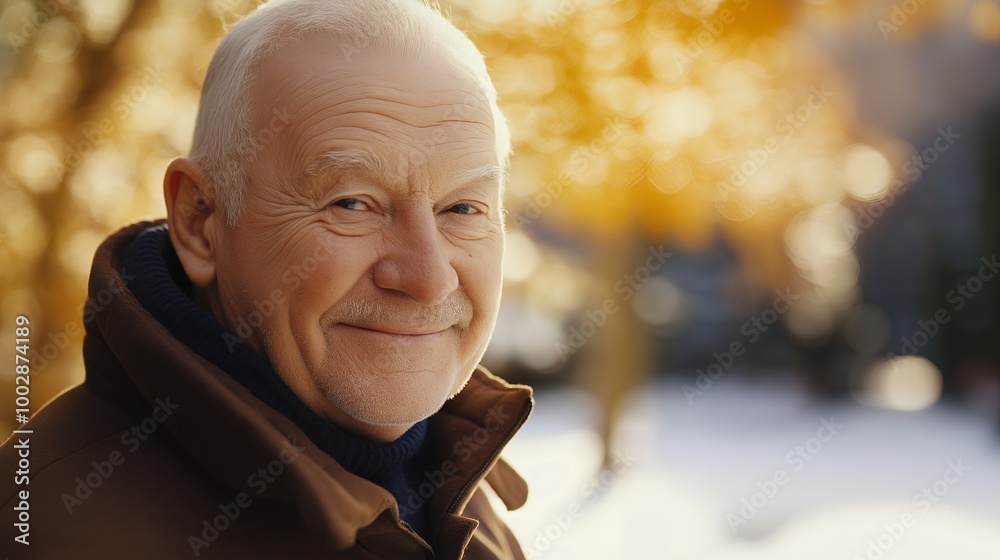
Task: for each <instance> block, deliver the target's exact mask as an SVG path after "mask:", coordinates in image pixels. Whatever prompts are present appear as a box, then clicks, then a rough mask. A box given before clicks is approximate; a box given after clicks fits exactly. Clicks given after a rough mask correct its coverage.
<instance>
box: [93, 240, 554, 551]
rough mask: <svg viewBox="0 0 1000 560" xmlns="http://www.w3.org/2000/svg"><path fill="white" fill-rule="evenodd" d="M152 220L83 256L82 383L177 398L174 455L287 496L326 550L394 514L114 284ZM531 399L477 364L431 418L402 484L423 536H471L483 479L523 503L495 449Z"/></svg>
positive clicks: (510, 503) (385, 501) (123, 394)
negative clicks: (423, 526) (416, 503)
mask: <svg viewBox="0 0 1000 560" xmlns="http://www.w3.org/2000/svg"><path fill="white" fill-rule="evenodd" d="M162 223H163V222H162V221H159V222H140V223H136V224H133V225H131V226H128V227H126V228H123V229H122V230H119V231H118V232H116V233H115V234H113V235H111V236H110V237H109V238H108V239H106V240H105V241H104V242H103V243H102V244H101V246H100V247H99V248H98V250H97V253H96V254H95V256H94V262H93V267H92V270H91V276H90V283H89V291H90V298H88V300H87V304H86V307H85V311H84V313H85V315H87V314H90V319H91V320H87V321H85V323H86V332H87V336H86V338H85V341H84V359H85V362H86V364H87V379H86V381H85V385H86V386H87V387H88V388H89V389H91V390H93V391H95V392H97V393H99V394H101V395H102V396H103V397H105V398H106V399H108V400H110V401H112V402H114V403H116V404H119V405H120V406H123V407H124V408H127V409H130V410H134V411H142V410H143V409H144V412H143V413H144V414H145V413H148V410H149V408H151V407H155V406H158V402H157V399H160V401H161V402H162V401H163V400H165V399H170V402H172V403H173V405H174V406H175V407H177V408H176V410H175V411H174V412H173V413H172V414H171V416H170V418H169V419H168V421H167V423H166V424H165V426H166V428H167V429H168V430H169V432H170V434H171V436H172V437H173V438H174V439H175V440H176V441H177V443H178V444H179V445H180V446H181V447H182V448H183V449H184V450H185V452H186V453H188V454H189V455H190V456H191V457H192V458H193V459H195V460H196V461H197V462H198V463H199V464H201V466H202V467H203V468H204V469H205V470H206V471H207V472H208V473H210V474H211V475H212V476H213V477H215V478H216V479H218V480H219V481H221V482H222V483H224V484H226V485H227V486H229V487H230V488H233V489H234V496H235V495H236V493H238V492H247V493H248V494H249V495H250V496H258V495H262V496H270V497H274V498H278V499H281V500H285V501H287V502H290V503H293V504H294V505H295V506H296V508H297V510H298V512H299V514H300V517H301V519H302V522H303V524H304V525H305V527H306V529H307V530H308V531H309V532H310V533H312V534H313V535H314V536H316V537H318V538H320V539H321V540H323V541H325V542H326V543H327V545H328V546H329V547H330V548H331V549H333V550H344V549H347V548H350V547H351V546H353V545H354V544H355V542H356V540H357V536H358V534H359V531H360V530H361V529H362V528H364V527H367V526H368V525H370V524H372V523H373V522H374V521H375V519H376V518H378V517H379V516H380V515H382V514H383V513H385V512H386V511H389V512H390V513H391V515H392V518H393V520H394V521H397V522H398V519H399V510H398V507H397V505H396V503H395V500H394V499H393V497H392V495H391V494H390V493H389V492H388V491H386V490H384V489H382V488H380V487H378V486H377V485H375V484H372V483H370V482H368V481H366V480H364V479H362V478H360V477H357V476H355V475H353V474H351V473H349V472H348V471H346V470H345V469H343V468H342V467H341V466H340V465H339V464H338V463H337V462H336V461H334V460H333V459H332V458H331V457H330V456H329V455H327V454H325V453H323V452H322V451H320V450H319V449H318V448H317V447H316V446H315V445H313V444H312V442H311V441H310V440H309V439H308V438H307V437H306V436H305V434H304V433H302V431H301V430H300V429H299V428H298V427H297V426H296V425H295V424H294V423H293V422H291V421H290V420H289V419H288V418H286V417H285V416H283V415H281V414H280V413H278V412H277V411H276V410H274V409H272V408H270V407H269V406H267V405H266V404H264V403H263V402H262V401H260V400H259V399H257V398H256V397H254V396H253V395H252V394H251V393H250V392H249V391H248V390H247V389H246V388H245V387H243V386H242V385H241V384H240V383H238V382H237V381H235V380H234V379H233V378H232V377H231V376H230V375H228V374H226V373H225V372H224V371H222V370H220V369H219V368H218V367H216V366H215V365H213V364H212V363H210V362H209V361H207V360H205V359H204V358H202V357H201V356H199V355H198V354H196V353H194V352H192V351H191V350H190V349H189V348H188V347H187V346H185V345H184V344H182V343H181V342H179V341H178V340H177V339H176V338H174V337H173V336H172V335H171V334H170V333H169V332H168V331H167V330H166V329H165V328H164V327H163V326H162V325H161V324H159V323H158V322H157V321H156V320H154V319H153V318H152V317H151V316H150V314H149V313H148V312H147V311H146V310H145V309H144V308H143V307H142V306H141V305H140V304H139V302H138V301H137V300H136V299H135V297H134V296H133V295H132V293H131V292H130V291H129V290H128V289H127V288H126V287H125V284H124V282H123V280H122V276H121V273H120V264H121V263H120V259H121V255H122V252H123V251H124V249H125V248H126V247H127V246H128V244H129V243H130V242H131V241H132V240H133V239H135V237H136V236H138V235H139V234H140V233H142V232H143V231H144V230H146V229H148V228H150V227H152V226H155V225H160V224H162ZM126 273H127V271H126ZM140 396H141V401H140V400H139V397H140ZM137 401H139V402H137ZM143 401H144V402H143ZM533 405H534V400H533V398H532V393H531V389H530V388H529V387H527V386H523V385H510V384H507V383H506V382H504V381H503V380H501V379H499V378H497V377H495V376H493V375H492V374H490V372H489V371H487V370H486V369H485V368H484V367H482V366H478V367H477V368H476V371H475V372H474V373H473V375H472V377H471V378H470V380H469V382H468V384H467V385H466V387H465V388H464V389H463V390H462V391H461V392H460V393H459V394H458V395H456V396H455V398H453V399H451V400H450V401H448V402H447V403H445V405H444V407H443V408H442V409H441V410H440V411H439V412H438V413H437V414H435V415H434V416H432V417H431V419H430V426H429V434H428V437H429V438H430V439H431V440H432V442H433V447H432V461H431V464H432V465H433V466H436V469H437V470H435V471H429V473H428V474H429V475H430V476H429V477H428V482H427V485H421V486H420V487H418V488H417V489H414V490H415V493H414V499H415V500H419V499H429V500H430V501H431V504H430V512H431V523H432V527H433V532H434V534H435V541H438V540H440V539H439V537H440V536H441V535H442V534H455V533H456V532H457V533H459V534H464V535H466V537H468V536H469V535H471V531H472V530H474V529H475V524H474V523H470V521H471V520H469V519H467V518H463V517H461V513H462V511H463V510H464V508H465V506H466V504H467V503H468V501H469V499H470V498H471V496H472V493H473V491H474V490H475V488H476V486H477V485H478V483H479V482H480V481H481V480H483V479H484V478H485V479H486V480H487V482H489V484H490V485H491V487H493V489H494V490H495V491H496V492H497V494H498V496H499V497H500V498H501V500H502V501H503V502H504V504H505V505H506V506H507V507H508V509H516V508H518V507H520V506H522V505H523V504H524V502H525V500H526V498H527V485H526V484H525V482H524V480H523V479H522V478H521V477H520V476H518V475H517V473H515V472H514V470H513V469H512V468H510V466H509V465H507V463H506V462H504V461H502V460H501V459H500V458H499V455H500V451H501V450H502V449H503V447H504V446H505V445H506V444H507V442H509V441H510V439H511V437H513V435H514V433H515V432H516V431H517V430H518V429H519V428H520V427H521V426H522V425H523V423H524V422H525V420H526V419H527V417H528V415H529V414H530V412H531V409H532V407H533ZM220 448H225V452H224V453H220ZM276 460H278V461H280V462H281V463H282V465H283V469H282V474H281V475H280V476H277V477H274V478H273V482H271V483H268V484H267V485H266V487H264V488H263V489H261V484H260V479H259V478H256V479H255V478H253V477H251V475H252V474H254V473H255V472H257V470H258V469H259V468H265V469H266V468H267V467H268V465H270V464H271V463H272V462H273V461H276ZM428 496H429V497H428ZM404 506H405V504H404Z"/></svg>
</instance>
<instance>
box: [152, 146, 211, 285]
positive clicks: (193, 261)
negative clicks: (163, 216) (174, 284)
mask: <svg viewBox="0 0 1000 560" xmlns="http://www.w3.org/2000/svg"><path fill="white" fill-rule="evenodd" d="M214 193H215V190H214V187H213V185H212V184H211V183H210V182H209V179H208V177H207V176H206V175H205V173H204V172H203V171H202V170H201V168H200V167H199V166H198V165H197V164H196V163H194V162H193V161H191V160H189V159H187V158H177V159H175V160H173V161H171V162H170V165H168V166H167V173H166V175H164V177H163V198H164V201H165V202H166V204H167V224H168V229H169V232H170V241H171V242H172V243H173V245H174V250H175V251H176V252H177V257H178V258H179V259H180V261H181V265H183V266H184V272H186V273H187V275H188V278H190V279H191V281H192V282H194V284H195V285H196V286H199V287H202V288H204V287H207V286H208V285H209V284H211V283H212V281H213V280H215V263H216V260H215V259H216V256H217V251H218V249H219V241H220V234H221V233H222V232H221V231H219V228H220V227H221V226H222V223H221V216H220V215H219V213H218V208H217V206H216V200H215V197H214V196H213V195H214Z"/></svg>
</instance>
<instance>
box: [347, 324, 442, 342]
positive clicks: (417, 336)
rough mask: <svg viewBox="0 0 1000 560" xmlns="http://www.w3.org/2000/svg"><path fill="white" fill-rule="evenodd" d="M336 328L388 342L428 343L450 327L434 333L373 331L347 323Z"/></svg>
mask: <svg viewBox="0 0 1000 560" xmlns="http://www.w3.org/2000/svg"><path fill="white" fill-rule="evenodd" d="M338 326H341V327H347V328H349V329H351V330H353V331H356V332H358V333H361V334H366V335H370V336H377V337H382V338H387V339H390V340H395V341H397V342H423V341H430V340H433V339H435V338H437V337H438V336H441V335H442V334H444V333H445V332H446V331H447V330H448V329H450V328H451V327H445V328H443V329H440V330H436V331H426V330H425V331H416V330H414V331H406V330H404V329H398V330H382V329H375V328H371V327H361V326H358V325H349V324H347V323H338Z"/></svg>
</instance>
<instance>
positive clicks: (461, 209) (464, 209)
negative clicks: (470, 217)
mask: <svg viewBox="0 0 1000 560" xmlns="http://www.w3.org/2000/svg"><path fill="white" fill-rule="evenodd" d="M448 211H449V212H454V213H456V214H475V213H477V212H479V210H478V209H477V208H476V207H475V206H473V205H471V204H465V203H464V202H463V203H461V204H456V205H454V206H452V207H451V208H449V209H448Z"/></svg>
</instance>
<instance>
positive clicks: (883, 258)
mask: <svg viewBox="0 0 1000 560" xmlns="http://www.w3.org/2000/svg"><path fill="white" fill-rule="evenodd" d="M256 4H257V2H253V1H241V0H218V1H201V0H197V1H196V0H171V1H167V0H160V1H155V0H141V1H132V0H0V100H2V106H0V162H2V165H0V290H2V291H0V310H2V313H0V316H2V317H3V318H4V319H3V324H2V325H0V333H2V335H3V339H4V340H11V339H13V338H14V335H13V328H14V321H13V318H14V317H15V316H16V315H18V314H26V315H28V316H30V317H31V319H32V324H33V336H34V340H33V348H34V350H35V352H36V355H35V357H34V362H33V363H34V368H33V371H34V374H35V375H34V376H33V380H34V382H33V383H32V400H33V403H32V407H33V409H37V407H38V406H39V405H40V404H41V403H42V402H44V401H47V400H49V399H50V398H51V397H52V396H54V395H56V394H58V393H59V392H60V391H62V390H63V389H65V388H67V387H69V386H72V385H74V384H77V383H79V382H81V381H82V380H83V369H82V356H81V352H80V347H81V343H82V320H83V317H82V305H83V302H84V299H85V297H86V279H87V277H88V274H89V267H90V261H91V259H92V257H93V253H94V250H95V249H96V247H97V245H98V244H99V243H100V241H101V240H102V239H103V238H104V237H105V236H106V235H107V234H109V233H110V232H112V231H114V230H115V229H117V228H119V227H121V226H122V225H125V224H127V223H129V222H131V221H134V220H138V219H148V218H157V217H162V216H164V215H165V210H164V207H163V202H162V198H161V185H162V182H161V181H162V176H163V172H164V170H165V167H166V164H167V162H168V161H169V160H170V159H171V158H173V157H176V156H179V155H184V154H186V153H187V150H188V148H189V145H190V141H191V136H192V132H193V127H194V119H195V113H196V111H197V104H198V96H199V88H200V84H201V82H202V80H203V78H204V73H205V70H206V67H207V64H208V62H209V60H210V58H211V55H212V52H213V50H214V48H215V45H216V44H217V43H218V40H219V38H220V36H221V34H222V33H223V32H224V30H225V28H226V26H227V25H230V24H231V23H233V22H235V21H236V20H238V19H239V17H241V16H242V15H244V14H246V13H248V12H249V11H251V10H252V9H253V8H254V6H256ZM441 4H442V5H443V8H444V9H445V10H446V11H448V12H449V13H450V14H451V17H452V19H453V20H454V21H455V22H456V24H457V25H458V26H459V27H460V28H462V29H465V30H467V31H468V33H469V34H470V35H471V36H472V38H473V40H474V41H475V42H476V43H477V45H479V47H480V49H481V50H482V51H483V52H484V54H485V56H486V59H487V63H488V65H489V67H490V69H491V73H492V76H493V79H494V82H495V84H496V86H497V89H498V90H499V93H500V100H501V107H502V109H503V110H504V111H505V113H506V115H507V118H508V120H509V121H510V125H511V128H512V132H513V136H514V142H515V156H514V158H513V162H512V168H511V171H510V186H509V189H508V196H507V201H506V203H507V206H508V209H509V218H508V228H509V233H508V247H507V261H506V263H505V272H504V274H505V278H504V280H505V292H504V301H503V306H502V310H501V316H500V319H499V322H498V325H497V329H496V332H495V335H494V339H493V342H492V344H491V346H490V349H489V352H488V354H487V356H486V358H485V360H484V362H485V364H486V365H487V366H488V367H490V368H491V369H492V370H493V371H494V372H496V373H498V374H500V375H502V376H504V377H506V378H507V379H509V380H511V381H516V382H523V383H527V384H530V385H532V386H534V387H535V388H536V394H537V399H538V407H537V409H536V414H535V415H534V416H533V418H532V419H531V420H530V421H529V422H528V424H527V425H526V426H525V428H524V432H523V433H522V435H521V436H519V437H518V438H515V440H514V442H513V444H512V445H511V448H510V450H509V456H510V461H511V462H512V463H513V464H514V466H515V467H517V468H518V469H519V470H521V471H522V472H523V474H524V475H525V477H526V478H527V479H528V481H529V483H530V484H531V487H532V496H531V498H530V500H529V502H528V505H527V506H526V507H525V508H523V509H522V510H519V511H517V512H512V513H511V514H510V515H509V516H508V519H509V521H510V523H511V525H512V527H513V528H514V529H515V531H516V532H517V534H518V535H519V537H520V538H521V540H522V544H523V545H524V546H525V548H526V550H527V552H528V555H529V558H537V557H546V558H699V559H707V558H708V559H714V558H767V559H769V560H773V559H776V558H796V559H800V558H851V559H853V558H868V559H869V560H875V559H878V558H883V557H886V558H892V557H895V558H908V559H924V558H928V559H930V558H934V559H937V558H965V559H979V558H983V559H995V558H1000V534H998V533H997V531H996V530H995V527H996V526H997V523H998V522H1000V476H998V475H997V474H996V473H998V472H1000V289H998V286H1000V279H998V280H997V281H994V279H995V277H996V276H997V275H1000V263H998V261H997V259H998V251H1000V248H998V245H1000V221H998V220H997V214H998V212H1000V0H896V1H890V0H869V1H860V0H800V1H794V0H677V1H654V0H649V1H637V0H617V1H616V0H532V1H528V0H461V1H459V0H454V1H450V2H449V1H446V0H442V1H441ZM9 346H10V345H8V346H6V347H4V348H3V350H2V353H3V355H4V356H6V358H4V359H7V360H9V362H12V361H13V358H12V356H13V349H12V348H10V347H9ZM0 393H2V394H5V395H12V397H11V399H12V398H13V395H14V392H13V370H12V368H8V369H4V370H2V371H0ZM3 403H4V404H3V405H2V407H3V410H5V411H7V410H9V409H10V408H11V404H10V403H9V402H8V400H7V399H4V400H3ZM12 421H13V414H12V413H6V412H5V413H4V414H2V415H0V426H2V428H3V433H5V434H6V433H8V432H7V430H9V429H12V428H13V427H14V426H13V423H12Z"/></svg>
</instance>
